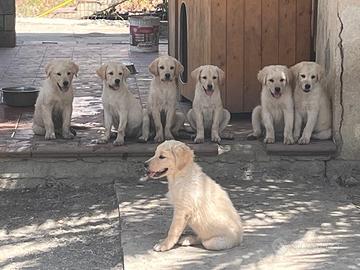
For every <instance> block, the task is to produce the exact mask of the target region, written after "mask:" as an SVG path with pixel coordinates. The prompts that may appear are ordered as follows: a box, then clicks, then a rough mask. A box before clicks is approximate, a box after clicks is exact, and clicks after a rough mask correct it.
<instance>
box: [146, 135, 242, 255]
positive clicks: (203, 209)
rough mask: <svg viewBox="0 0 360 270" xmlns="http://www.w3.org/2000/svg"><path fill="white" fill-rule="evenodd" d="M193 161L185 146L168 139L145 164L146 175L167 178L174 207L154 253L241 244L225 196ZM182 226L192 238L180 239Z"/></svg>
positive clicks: (234, 214) (238, 225) (238, 222)
mask: <svg viewBox="0 0 360 270" xmlns="http://www.w3.org/2000/svg"><path fill="white" fill-rule="evenodd" d="M193 158H194V153H193V151H192V150H191V149H190V148H189V147H188V146H187V145H186V144H184V143H182V142H178V141H174V140H170V141H166V142H164V143H162V144H161V145H159V146H158V147H157V149H156V152H155V155H154V157H152V158H151V159H149V160H148V161H146V162H145V167H146V168H147V171H148V176H150V177H151V178H154V179H157V178H161V177H164V176H166V177H167V180H168V186H169V192H168V194H167V197H168V199H169V201H170V203H171V204H172V205H173V207H174V215H173V219H172V223H171V226H170V229H169V232H168V236H167V237H166V239H165V240H163V241H161V242H160V243H159V244H157V245H155V246H154V250H155V251H167V250H169V249H171V248H173V247H174V245H175V244H177V243H178V244H180V245H185V246H188V245H196V244H202V245H203V246H204V247H205V248H206V249H210V250H222V249H228V248H232V247H234V246H237V245H239V244H240V242H241V241H242V237H243V228H242V224H241V219H240V216H239V214H238V213H237V211H236V209H235V208H234V206H233V204H232V203H231V200H230V198H229V196H228V194H227V193H226V192H225V191H224V190H223V189H222V188H221V186H220V185H218V184H217V183H216V182H215V181H214V180H212V179H211V178H210V177H209V176H207V175H206V174H205V173H204V172H203V171H202V169H201V168H200V166H199V165H197V164H196V163H195V162H194V161H193ZM186 226H189V227H190V228H191V229H192V230H193V231H194V232H195V234H196V235H195V236H187V237H182V238H181V239H180V236H181V234H182V232H183V231H184V229H185V227H186Z"/></svg>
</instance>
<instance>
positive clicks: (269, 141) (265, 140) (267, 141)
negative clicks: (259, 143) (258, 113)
mask: <svg viewBox="0 0 360 270" xmlns="http://www.w3.org/2000/svg"><path fill="white" fill-rule="evenodd" d="M264 143H275V138H272V137H266V138H265V139H264Z"/></svg>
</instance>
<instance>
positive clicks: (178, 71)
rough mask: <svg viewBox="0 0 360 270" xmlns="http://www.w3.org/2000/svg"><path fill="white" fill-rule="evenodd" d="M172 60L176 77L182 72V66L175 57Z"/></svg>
mask: <svg viewBox="0 0 360 270" xmlns="http://www.w3.org/2000/svg"><path fill="white" fill-rule="evenodd" d="M174 61H175V76H176V77H177V78H178V77H179V76H180V74H181V73H183V71H184V66H183V65H182V64H181V63H180V62H179V61H178V60H177V59H175V58H174Z"/></svg>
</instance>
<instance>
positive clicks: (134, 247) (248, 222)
mask: <svg viewBox="0 0 360 270" xmlns="http://www.w3.org/2000/svg"><path fill="white" fill-rule="evenodd" d="M217 180H218V182H219V183H221V185H222V186H224V187H225V188H226V189H227V190H228V192H229V193H230V197H231V199H232V201H233V202H234V204H235V207H236V208H237V209H238V211H239V213H240V215H241V217H242V220H243V222H244V224H245V237H244V242H243V244H242V245H241V246H240V247H238V248H234V249H231V250H228V251H221V252H211V251H206V250H204V249H203V248H201V247H178V248H175V249H173V250H171V251H169V252H165V253H156V252H153V251H152V246H153V245H154V244H155V243H157V242H158V241H159V239H162V238H164V237H165V236H166V232H167V230H168V228H169V225H170V222H171V216H172V209H171V208H170V207H169V206H168V205H167V203H166V199H165V198H164V195H165V193H166V191H167V185H166V184H164V183H160V182H155V181H151V182H146V183H139V182H137V181H135V180H134V181H133V182H129V183H124V182H123V181H122V182H121V183H117V184H116V191H117V196H118V199H119V200H120V202H121V203H120V212H121V220H122V221H121V224H122V241H123V249H124V257H125V267H126V269H130V270H131V269H184V270H185V269H359V267H360V260H359V259H358V258H359V257H360V252H359V250H358V248H357V246H358V244H357V243H358V242H359V241H360V215H359V212H360V211H359V209H356V207H355V206H354V205H352V204H351V203H350V202H349V201H348V198H347V197H346V196H345V195H344V193H343V192H342V190H341V189H339V188H338V187H337V186H332V185H330V184H329V183H324V182H322V180H320V179H316V178H313V179H305V178H303V177H301V176H296V175H294V176H289V177H281V176H277V177H270V176H263V177H257V176H256V177H255V176H254V175H252V174H251V172H250V173H248V174H247V177H244V178H242V179H237V178H231V177H228V178H226V179H225V178H224V179H223V178H221V177H219V178H217ZM155 266H156V268H154V267H155Z"/></svg>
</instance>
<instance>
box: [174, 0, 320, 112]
mask: <svg viewBox="0 0 360 270" xmlns="http://www.w3.org/2000/svg"><path fill="white" fill-rule="evenodd" d="M312 2H313V0H169V18H170V19H169V54H170V55H172V56H174V57H176V58H177V59H179V60H180V62H181V63H182V64H183V65H184V67H185V71H184V73H183V74H182V76H181V79H180V85H179V86H180V91H181V94H182V95H183V96H184V97H186V98H188V99H190V100H192V99H193V95H194V84H195V82H194V80H193V79H192V78H191V76H190V73H191V71H192V70H193V69H195V68H196V67H198V66H200V65H204V64H213V65H217V66H219V67H221V68H222V69H223V70H224V71H225V73H226V83H225V84H226V85H225V86H224V87H223V89H222V98H223V102H224V105H225V107H227V108H228V109H229V110H230V111H231V112H233V113H241V112H250V111H251V110H252V109H253V108H254V106H256V105H257V104H259V102H260V100H259V99H260V85H259V82H258V81H257V78H256V75H257V72H258V71H259V70H260V69H261V68H262V67H263V66H266V65H270V64H284V65H293V64H295V63H297V62H299V61H303V60H310V59H311V58H312V36H313V33H312V28H313V27H312V19H313V16H312V14H314V12H312V11H313V8H312V7H313V3H312Z"/></svg>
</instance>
